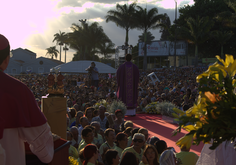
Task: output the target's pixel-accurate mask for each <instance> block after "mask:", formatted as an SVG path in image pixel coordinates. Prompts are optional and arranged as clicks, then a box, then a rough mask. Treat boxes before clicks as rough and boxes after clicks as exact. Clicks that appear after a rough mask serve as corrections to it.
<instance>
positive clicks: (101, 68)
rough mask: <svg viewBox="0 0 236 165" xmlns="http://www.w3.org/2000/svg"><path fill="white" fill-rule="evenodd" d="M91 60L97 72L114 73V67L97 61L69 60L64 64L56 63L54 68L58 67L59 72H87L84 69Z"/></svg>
mask: <svg viewBox="0 0 236 165" xmlns="http://www.w3.org/2000/svg"><path fill="white" fill-rule="evenodd" d="M91 62H94V63H95V64H96V67H97V68H98V72H99V73H116V69H115V68H113V67H111V66H109V65H107V64H104V63H101V62H97V61H84V60H81V61H71V62H68V63H66V64H62V65H58V66H56V67H54V68H55V69H58V68H60V72H62V73H88V71H85V69H87V68H88V67H89V66H90V65H91ZM50 71H51V72H53V68H51V69H50Z"/></svg>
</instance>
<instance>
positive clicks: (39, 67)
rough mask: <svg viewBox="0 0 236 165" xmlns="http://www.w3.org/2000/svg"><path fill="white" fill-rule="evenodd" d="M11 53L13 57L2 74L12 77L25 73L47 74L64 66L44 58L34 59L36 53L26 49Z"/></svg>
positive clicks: (59, 62)
mask: <svg viewBox="0 0 236 165" xmlns="http://www.w3.org/2000/svg"><path fill="white" fill-rule="evenodd" d="M11 52H12V54H13V57H12V58H11V59H10V62H9V65H8V67H7V69H6V70H5V71H4V72H5V73H8V74H12V75H15V74H21V73H27V72H31V73H49V72H50V69H51V68H52V67H55V66H58V65H61V64H64V63H63V62H61V61H58V60H54V59H49V58H45V57H39V58H36V53H34V52H32V51H30V50H28V49H22V48H17V49H15V50H12V51H11Z"/></svg>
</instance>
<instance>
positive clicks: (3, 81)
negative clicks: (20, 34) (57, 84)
mask: <svg viewBox="0 0 236 165" xmlns="http://www.w3.org/2000/svg"><path fill="white" fill-rule="evenodd" d="M9 60H10V44H9V42H8V40H7V38H6V37H4V36H3V35H1V34H0V164H1V165H16V164H17V165H25V163H26V161H25V145H24V142H27V143H28V144H29V147H30V150H31V151H32V153H34V154H35V155H36V156H37V157H38V158H39V159H40V160H41V161H42V162H43V163H50V162H51V161H52V158H53V155H54V147H53V137H52V133H51V130H50V127H49V125H48V124H47V120H46V118H45V116H44V115H43V113H42V112H41V110H40V109H39V107H38V105H37V103H36V100H35V98H34V95H33V93H32V92H31V91H30V89H29V88H28V87H27V86H26V85H24V84H23V83H22V82H20V81H18V80H17V79H14V78H13V77H11V76H9V75H7V74H5V73H4V72H3V71H4V70H5V69H6V68H7V66H8V64H9Z"/></svg>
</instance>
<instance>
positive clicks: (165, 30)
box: [159, 13, 171, 41]
mask: <svg viewBox="0 0 236 165" xmlns="http://www.w3.org/2000/svg"><path fill="white" fill-rule="evenodd" d="M170 28H171V22H170V17H169V16H168V15H167V14H166V13H164V18H163V19H162V20H161V23H160V31H159V32H160V33H161V38H160V40H161V41H163V40H169V37H170V36H171V34H170Z"/></svg>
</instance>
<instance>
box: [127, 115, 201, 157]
mask: <svg viewBox="0 0 236 165" xmlns="http://www.w3.org/2000/svg"><path fill="white" fill-rule="evenodd" d="M125 120H131V121H133V123H134V127H140V128H142V127H144V128H147V129H148V132H149V134H150V137H152V136H156V137H158V138H159V139H160V140H164V141H165V142H166V143H167V146H168V147H174V148H175V150H176V152H180V148H179V147H178V146H176V144H175V142H176V141H177V140H178V139H179V138H181V137H182V136H183V135H184V134H185V133H187V131H184V130H182V131H181V133H178V134H177V135H176V136H172V132H173V131H174V130H175V129H176V128H177V125H174V124H170V123H168V122H166V121H164V120H162V116H161V115H151V114H137V115H136V116H134V117H127V116H125ZM202 147H203V144H200V145H198V146H195V145H192V147H191V150H190V151H192V152H194V153H196V154H197V155H200V153H201V150H202Z"/></svg>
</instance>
